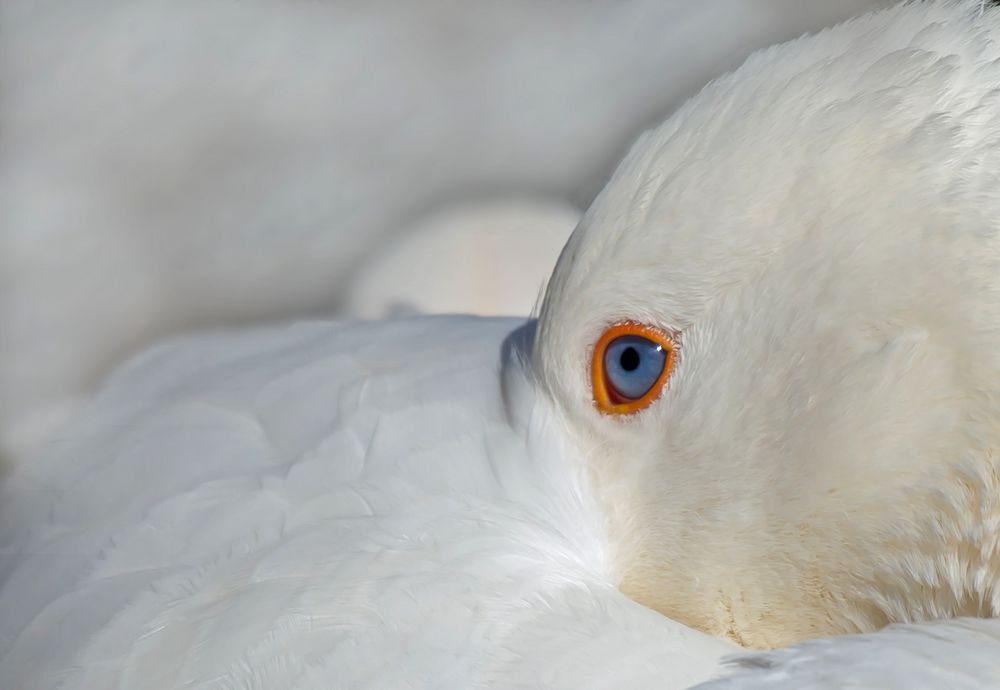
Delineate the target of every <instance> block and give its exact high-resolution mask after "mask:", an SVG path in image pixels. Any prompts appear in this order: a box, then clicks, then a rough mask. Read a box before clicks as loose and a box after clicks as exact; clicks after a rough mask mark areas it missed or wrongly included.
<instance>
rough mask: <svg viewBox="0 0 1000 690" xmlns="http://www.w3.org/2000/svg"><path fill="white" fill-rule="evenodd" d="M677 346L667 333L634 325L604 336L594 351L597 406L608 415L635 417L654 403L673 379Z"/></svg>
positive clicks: (618, 327)
mask: <svg viewBox="0 0 1000 690" xmlns="http://www.w3.org/2000/svg"><path fill="white" fill-rule="evenodd" d="M674 357H675V347H674V342H673V340H672V339H671V338H670V336H668V335H667V334H666V333H664V332H663V331H661V330H659V329H657V328H653V327H651V326H645V325H643V324H639V323H633V322H631V321H629V322H625V323H619V324H616V325H614V326H612V327H611V328H609V329H608V330H606V331H605V332H604V335H602V336H601V338H600V340H598V341H597V345H596V346H595V347H594V359H593V361H592V363H591V384H592V386H593V393H594V403H595V404H596V405H597V408H598V409H599V410H600V411H601V412H603V413H605V414H615V415H618V414H632V413H633V412H638V411H639V410H642V409H644V408H646V407H648V406H649V405H650V404H652V403H653V401H654V400H656V399H657V398H658V397H660V393H661V392H662V391H663V386H664V384H665V383H666V382H667V379H668V378H669V377H670V370H671V369H672V368H673V365H674Z"/></svg>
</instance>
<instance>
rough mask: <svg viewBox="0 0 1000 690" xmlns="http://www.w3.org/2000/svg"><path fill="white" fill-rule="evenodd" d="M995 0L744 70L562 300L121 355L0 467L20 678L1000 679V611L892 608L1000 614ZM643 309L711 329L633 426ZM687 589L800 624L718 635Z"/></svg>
mask: <svg viewBox="0 0 1000 690" xmlns="http://www.w3.org/2000/svg"><path fill="white" fill-rule="evenodd" d="M978 10H979V7H978V3H973V2H947V1H942V2H929V3H912V4H907V5H904V6H901V7H899V8H896V9H894V10H891V11H887V12H884V13H880V14H876V15H872V16H870V17H867V18H864V19H861V20H857V21H856V22H854V23H851V24H848V25H845V26H842V27H839V28H837V29H835V30H833V31H830V32H826V33H824V34H821V35H819V36H817V37H814V38H810V39H805V40H802V41H799V42H796V43H793V44H790V45H788V46H785V47H783V48H779V49H775V50H773V51H768V52H766V53H764V54H762V55H759V56H757V57H756V58H753V59H751V61H750V62H749V63H748V64H747V65H746V66H744V68H742V69H741V70H740V71H738V72H737V73H736V74H735V75H733V76H732V77H729V78H727V79H724V80H721V81H720V82H718V83H716V84H715V85H713V86H710V87H709V88H708V89H706V91H705V92H703V93H702V94H701V95H700V96H699V97H698V98H696V99H695V100H694V101H692V102H691V103H689V104H688V106H686V107H685V108H683V109H682V110H681V111H680V112H679V113H678V114H677V115H676V116H675V117H674V118H671V120H669V121H668V122H667V123H666V124H665V125H663V126H662V127H661V128H660V129H658V130H656V131H655V132H653V133H651V134H650V135H647V136H646V137H645V138H644V139H643V140H642V141H641V142H640V144H639V145H638V146H637V147H636V149H635V150H634V151H633V153H632V154H630V156H629V157H628V158H627V159H626V161H625V162H624V163H623V165H622V167H621V168H620V169H619V171H618V173H617V174H616V175H615V177H614V179H613V180H612V181H611V183H610V184H609V186H608V188H607V189H606V190H605V192H604V193H603V194H602V195H601V196H600V197H599V199H598V200H597V201H596V202H595V204H594V206H593V207H592V208H591V210H590V211H589V212H588V214H587V215H586V217H585V218H584V220H583V221H582V223H581V225H580V227H579V228H578V230H577V231H576V232H575V234H574V236H573V238H572V239H571V240H570V243H569V244H568V246H567V248H566V249H565V250H564V252H563V255H562V257H561V258H560V262H559V266H558V267H557V269H556V272H555V274H554V276H553V279H552V283H551V285H550V286H549V290H548V292H547V296H546V301H545V304H544V306H543V309H542V313H541V317H540V319H539V321H538V323H537V326H536V324H535V323H534V322H527V323H522V322H519V321H512V320H500V319H497V320H478V319H473V318H465V317H447V318H446V317H440V318H426V319H412V320H403V321H394V322H384V323H374V324H360V323H344V324H322V323H315V324H298V325H294V326H285V327H279V328H274V329H270V330H260V331H251V332H244V333H234V334H220V335H207V336H200V337H193V338H191V339H187V340H182V341H178V342H174V343H170V344H166V345H163V346H161V347H159V348H156V349H154V350H152V351H150V352H148V353H146V354H145V355H143V356H141V357H139V358H138V359H136V360H135V361H133V362H132V363H130V364H129V365H127V366H126V367H124V368H123V369H122V370H120V371H119V372H118V373H117V374H115V375H114V376H113V377H112V379H111V380H110V382H109V383H108V384H107V386H106V387H105V389H104V390H103V392H102V393H101V394H100V395H99V396H98V397H97V399H96V400H95V401H94V402H93V403H92V404H91V405H90V406H89V408H88V409H87V410H86V411H85V412H84V413H83V414H82V415H80V416H79V418H78V419H77V420H76V421H75V423H74V424H72V425H71V426H70V427H69V428H68V429H67V430H66V431H65V432H64V433H63V434H62V435H61V437H60V439H59V440H58V441H57V442H56V443H55V444H53V446H52V447H51V448H50V450H49V452H48V453H47V454H46V455H44V456H43V457H40V458H39V459H38V460H37V462H35V463H32V464H24V465H22V466H20V467H18V468H17V469H16V470H15V472H14V473H13V474H12V476H11V477H9V478H8V479H7V480H6V482H5V484H4V486H3V487H2V489H0V548H2V549H3V552H2V553H3V556H4V557H3V560H2V561H0V582H2V583H3V584H2V589H0V680H2V683H3V687H4V688H7V687H11V688H17V689H18V690H20V689H21V688H26V689H30V690H35V689H42V688H65V689H70V688H72V689H76V688H85V689H88V690H89V689H91V688H93V689H95V690H103V689H104V688H129V689H130V688H150V689H159V688H206V689H207V688H213V689H218V690H222V689H226V690H230V689H236V688H240V689H246V688H331V687H332V688H351V689H354V688H400V687H415V688H432V687H441V688H539V687H541V688H595V689H597V688H621V687H627V688H644V687H648V688H660V689H663V688H667V689H670V688H677V689H679V688H685V687H689V686H691V685H692V684H696V683H699V682H701V681H710V682H714V683H715V684H714V685H708V686H706V687H709V688H717V689H720V690H721V689H729V688H757V687H767V688H840V687H852V688H907V689H912V688H936V687H950V688H952V687H953V688H975V689H977V690H984V689H985V688H996V687H1000V621H998V620H996V619H990V618H983V619H971V618H967V619H961V620H958V621H953V622H946V623H919V624H914V625H909V626H902V627H894V628H890V629H888V630H883V631H881V632H874V630H875V629H876V628H878V627H881V625H883V624H885V623H891V622H897V621H925V620H927V619H929V618H933V617H936V616H939V615H940V616H947V617H958V616H963V615H979V616H985V617H989V616H996V615H997V613H998V611H997V606H998V605H997V601H998V597H1000V593H998V588H997V578H998V576H1000V551H998V546H997V545H998V543H1000V542H998V539H1000V507H998V506H1000V492H998V491H997V490H996V489H997V484H998V483H1000V471H998V467H997V460H996V457H995V456H996V453H997V451H998V449H1000V438H998V434H997V432H996V430H995V429H996V423H995V419H994V417H995V409H996V406H995V401H997V400H1000V362H998V361H997V357H996V356H995V354H994V353H995V352H998V351H1000V347H998V346H1000V333H998V332H997V329H996V326H995V324H996V323H997V322H998V319H1000V314H998V312H1000V296H998V287H997V283H996V280H995V276H996V275H997V270H998V267H1000V244H998V241H997V236H998V232H997V230H998V222H1000V221H998V220H997V219H998V218H1000V192H998V189H1000V187H998V186H997V184H996V182H997V177H998V170H1000V161H998V159H997V157H996V152H997V150H998V146H1000V143H998V141H1000V97H998V95H997V94H998V93H1000V91H998V86H1000V47H997V45H996V44H995V43H994V42H993V38H994V37H996V36H997V35H1000V15H998V13H997V11H987V12H985V13H982V15H981V16H980V12H979V11H978ZM621 319H635V320H639V321H642V322H644V323H651V324H654V325H656V326H657V327H659V328H661V329H664V330H665V331H669V332H671V333H673V334H674V336H673V337H674V338H675V342H676V344H677V347H678V351H679V359H678V365H677V367H676V370H675V371H674V372H673V373H672V374H671V377H670V379H669V383H668V388H667V389H666V392H665V393H664V394H663V396H662V397H660V398H659V399H658V400H657V401H656V402H655V403H653V404H652V405H651V406H650V407H649V408H647V409H646V410H644V411H642V412H640V413H638V414H636V415H635V416H633V417H629V418H626V419H620V418H617V419H613V418H609V417H604V416H602V415H601V414H600V413H599V412H598V410H597V409H596V408H595V406H594V404H593V396H592V392H591V390H590V389H589V387H588V385H589V384H588V382H589V381H590V378H589V374H588V371H587V368H588V367H587V365H588V362H589V360H590V356H591V351H592V350H593V349H594V343H595V339H596V337H597V336H598V335H599V334H600V332H601V330H602V329H603V328H606V327H607V326H608V324H612V323H615V322H616V321H619V320H621ZM536 328H537V334H536ZM620 589H621V590H622V591H625V592H627V593H628V594H630V595H631V596H632V598H628V597H626V596H625V594H622V593H621V591H619V590H620ZM636 600H638V601H642V602H644V603H647V604H648V605H649V606H650V607H653V608H656V609H658V610H660V611H662V612H665V613H668V614H670V615H671V616H673V617H675V618H676V619H677V620H671V618H668V617H664V616H662V615H660V614H659V613H656V612H654V611H653V610H652V609H651V608H645V607H643V606H641V605H640V604H639V603H636ZM680 621H683V622H686V623H689V624H691V625H692V626H695V627H698V628H701V629H703V630H707V631H710V632H712V633H715V634H717V635H719V636H720V637H729V638H732V639H734V640H739V641H741V642H744V643H749V644H752V645H756V646H772V645H785V644H788V643H796V644H793V646H791V647H788V648H785V649H779V650H777V651H772V652H767V653H765V654H763V655H761V656H750V657H743V658H742V659H741V660H738V661H736V662H735V663H724V661H723V660H724V658H726V657H728V656H730V655H732V654H734V653H736V652H738V651H739V648H738V647H737V646H736V645H735V644H733V643H732V642H729V641H725V640H723V639H717V638H715V637H711V636H709V635H706V634H704V633H702V632H698V631H696V630H695V629H693V628H690V627H686V626H685V625H682V623H681V622H680ZM859 631H860V632H868V634H863V635H853V636H852V635H848V636H842V637H828V638H826V639H820V640H813V641H806V642H801V640H803V639H805V638H810V637H817V636H822V635H831V634H833V633H841V632H845V633H850V632H859ZM717 676H726V677H724V678H721V679H718V680H715V681H712V679H714V678H716V677H717Z"/></svg>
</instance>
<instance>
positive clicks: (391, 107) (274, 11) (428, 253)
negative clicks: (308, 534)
mask: <svg viewBox="0 0 1000 690" xmlns="http://www.w3.org/2000/svg"><path fill="white" fill-rule="evenodd" d="M885 4H888V0H590V1H586V0H531V1H529V0H502V1H501V0H462V1H459V0H448V1H446V0H269V1H268V0H0V463H2V462H7V463H10V462H13V461H15V460H18V459H20V458H23V457H27V456H30V454H31V453H32V452H35V451H36V450H37V449H38V448H39V447H40V445H41V444H42V443H43V441H44V440H45V439H46V438H47V437H48V436H50V435H51V433H52V432H53V430H54V429H56V428H58V425H59V424H60V423H62V422H63V421H64V420H65V419H66V418H67V417H68V416H69V415H71V414H72V412H73V411H74V410H75V409H76V408H77V406H78V405H79V404H80V403H81V402H82V401H84V400H85V399H86V398H87V396H88V395H90V394H91V392H92V391H93V390H94V388H95V387H96V386H97V385H98V384H99V382H100V380H101V378H102V376H104V375H105V374H106V373H107V372H108V371H109V370H110V369H111V368H113V367H114V366H115V365H116V364H117V363H118V362H120V361H122V359H123V358H125V357H127V356H129V355H130V354H132V353H134V352H136V351H137V350H138V349H140V348H142V347H143V346H146V345H148V344H150V343H152V342H155V341H156V340H159V339H163V338H165V337H169V336H171V335H174V334H180V333H184V332H189V331H192V330H197V329H206V328H226V327H233V326H240V325H246V324H253V323H257V322H264V321H273V320H277V319H293V318H302V317H324V318H326V317H338V318H379V317H384V316H387V315H400V314H412V313H423V312H441V311H447V312H471V313H479V314H519V315H527V314H528V313H529V312H530V311H531V310H532V308H533V306H534V304H535V301H536V299H537V297H538V295H539V291H540V289H541V288H542V286H543V284H544V281H545V279H546V277H547V276H548V273H549V271H550V270H551V268H552V265H553V264H554V262H555V259H556V257H557V256H558V252H559V250H560V248H561V247H562V244H563V242H564V241H565V239H566V237H567V236H568V234H569V233H570V232H571V231H572V229H573V226H574V225H575V223H576V221H577V219H578V218H579V216H580V214H581V212H582V211H583V210H584V209H585V208H586V207H587V205H588V204H589V202H590V200H591V199H592V198H593V196H594V195H595V194H596V193H597V192H598V191H599V190H600V188H601V186H602V184H603V182H604V181H605V180H606V178H607V177H608V175H609V174H610V173H611V172H612V170H613V169H614V165H615V163H616V161H617V160H618V159H620V158H621V157H622V156H623V155H624V153H625V151H626V150H627V148H628V146H629V143H630V142H631V140H632V139H634V137H635V136H636V135H637V133H639V132H640V131H641V130H643V129H644V128H646V127H649V126H651V125H653V124H655V123H657V122H658V121H659V120H661V119H663V117H665V116H666V115H668V114H669V113H670V111H671V110H673V109H674V108H676V107H677V106H678V105H679V104H680V103H681V102H682V101H683V100H684V99H685V98H686V97H687V96H690V95H692V94H693V93H694V92H695V91H697V90H698V88H699V87H701V86H702V85H704V84H705V83H706V82H707V81H709V80H710V79H712V78H713V77H714V76H716V75H718V74H720V73H722V72H724V71H726V70H728V69H730V68H733V67H735V66H737V65H738V64H739V63H740V62H741V61H742V60H743V58H745V57H746V56H747V55H748V54H749V53H750V52H751V51H753V50H754V49H757V48H760V47H763V46H766V45H769V44H771V43H775V42H779V41H783V40H786V39H790V38H793V37H795V36H797V35H799V34H801V33H803V32H805V31H812V30H817V29H820V28H822V27H824V26H827V25H829V24H832V23H835V22H837V21H840V20H842V19H844V18H846V17H848V16H851V15H854V14H859V13H861V12H864V11H867V10H870V9H873V8H874V7H876V6H879V5H885Z"/></svg>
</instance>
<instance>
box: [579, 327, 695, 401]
mask: <svg viewBox="0 0 1000 690" xmlns="http://www.w3.org/2000/svg"><path fill="white" fill-rule="evenodd" d="M624 335H634V336H639V337H641V338H646V339H647V340H651V341H652V342H655V343H657V344H658V345H660V346H661V347H662V348H663V350H664V352H665V353H666V355H667V358H666V362H665V363H664V365H663V371H662V372H660V375H659V377H657V379H656V382H655V383H654V384H653V385H652V386H651V387H650V389H649V390H648V391H647V392H646V393H645V394H644V395H643V396H642V397H640V398H638V399H636V400H623V399H622V398H621V397H620V396H619V395H617V394H616V393H615V392H614V390H613V389H612V388H611V386H610V384H609V383H608V378H607V372H606V371H605V367H604V353H605V350H606V349H607V347H608V345H609V344H611V343H612V342H613V341H614V340H615V339H617V338H620V337H622V336H624ZM676 360H677V345H676V343H675V342H674V339H673V338H672V337H671V336H670V335H669V334H668V333H666V332H665V331H663V330H661V329H659V328H656V327H655V326H648V325H646V324H642V323H638V322H636V321H621V322H618V323H616V324H614V325H613V326H611V327H610V328H608V329H607V330H605V331H604V333H603V334H602V335H601V337H600V338H599V339H598V341H597V343H596V344H595V345H594V353H593V356H592V358H591V363H590V384H591V390H592V392H593V396H594V405H596V406H597V409H598V410H599V411H600V412H602V413H603V414H606V415H630V414H635V413H636V412H639V411H640V410H644V409H646V408H647V407H649V406H650V405H652V404H653V403H654V402H655V401H656V400H657V398H659V397H660V395H661V393H662V392H663V388H664V386H665V384H666V382H667V379H669V378H670V373H671V372H672V371H673V368H674V364H675V362H676Z"/></svg>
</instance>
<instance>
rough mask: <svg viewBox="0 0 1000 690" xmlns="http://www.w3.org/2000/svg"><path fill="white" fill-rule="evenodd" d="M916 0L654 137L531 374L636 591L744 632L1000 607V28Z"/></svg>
mask: <svg viewBox="0 0 1000 690" xmlns="http://www.w3.org/2000/svg"><path fill="white" fill-rule="evenodd" d="M979 4H980V3H972V2H964V3H951V2H939V3H908V4H905V5H903V6H900V7H896V8H894V9H890V10H887V11H883V12H880V13H876V14H873V15H869V16H867V17H863V18H860V19H858V20H855V21H853V22H849V23H847V24H845V25H841V26H840V27H837V28H835V29H833V30H830V31H827V32H824V33H822V34H819V35H817V36H813V37H807V38H803V39H800V40H797V41H794V42H792V43H790V44H786V45H783V46H780V47H777V48H774V49H771V50H768V51H765V52H763V53H759V54H757V55H756V56H754V57H752V58H751V59H750V60H749V61H748V62H747V63H746V64H745V65H744V66H743V67H741V68H740V69H739V70H737V71H736V72H735V73H733V74H731V75H730V76H728V77H725V78H722V79H720V80H718V81H717V82H715V83H713V84H711V85H709V86H708V87H707V88H706V89H705V90H704V91H702V92H701V93H700V94H699V95H698V96H696V97H695V98H694V99H692V100H691V101H690V102H689V103H688V104H686V105H685V106H684V107H683V108H682V109H681V110H680V111H678V112H677V113H676V114H674V115H673V116H672V117H671V118H670V119H669V120H667V121H666V122H665V123H664V124H662V125H661V126H660V127H658V128H657V129H654V130H652V131H651V132H649V133H647V134H645V135H644V136H642V137H641V139H640V140H639V141H638V143H637V144H636V145H635V146H634V148H633V150H632V151H631V153H630V154H629V155H628V156H627V157H626V158H625V160H624V162H623V163H622V164H621V165H620V167H619V168H618V170H617V172H616V173H615V174H614V176H613V178H612V179H611V181H610V183H609V184H608V185H607V187H606V188H605V189H604V191H603V192H602V193H601V194H600V195H599V197H598V198H597V199H596V201H595V202H594V203H593V205H592V207H591V208H590V209H589V211H588V212H587V213H586V215H585V217H584V219H583V220H582V222H581V223H580V225H579V227H578V228H577V229H576V231H575V232H574V234H573V236H572V237H571V239H570V241H569V243H568V244H567V246H566V248H565V249H564V251H563V253H562V256H561V258H560V260H559V263H558V266H557V268H556V270H555V272H554V274H553V276H552V279H551V281H550V283H549V287H548V289H547V292H546V294H545V298H544V302H543V305H542V308H541V314H540V319H539V326H538V334H537V337H536V340H535V344H534V350H533V355H532V356H533V366H534V368H535V371H536V372H537V376H538V378H539V380H540V382H541V385H542V388H543V390H544V391H545V392H546V394H547V396H548V397H549V398H550V399H551V401H552V402H553V404H554V405H555V407H556V409H557V410H558V411H559V414H560V415H561V416H562V418H563V420H564V422H565V425H566V427H567V428H569V429H570V430H571V433H572V435H573V437H574V441H575V444H576V448H578V452H579V453H580V456H581V458H582V459H583V460H584V461H585V463H586V466H587V467H588V469H589V471H590V472H591V474H592V477H593V483H594V485H595V486H596V487H597V491H598V494H599V497H600V500H601V502H602V505H603V507H604V510H605V513H606V518H607V530H608V534H609V537H610V541H611V543H612V544H613V545H614V547H615V562H616V566H617V569H618V576H619V579H620V586H621V588H622V590H623V591H624V592H625V593H626V594H628V595H630V596H631V597H633V598H634V599H636V600H638V601H639V602H641V603H643V604H646V605H648V606H650V607H652V608H655V609H657V610H659V611H661V612H663V613H664V614H666V615H668V616H670V617H673V618H676V619H678V620H680V621H683V622H685V623H687V624H690V625H693V626H695V627H697V628H700V629H703V630H705V631H708V632H710V633H713V634H716V635H723V636H727V637H730V638H732V639H734V640H736V641H738V642H740V643H742V644H744V645H748V646H754V647H771V646H777V645H784V644H787V643H790V642H792V641H795V640H799V639H803V638H810V637H816V636H820V635H827V634H836V633H844V632H853V631H867V630H873V629H877V628H879V627H882V626H883V625H885V624H887V623H889V622H895V621H913V620H923V619H929V618H939V617H952V616H959V615H978V616H996V615H1000V583H998V580H1000V544H998V539H1000V460H998V453H1000V425H998V423H997V410H998V409H1000V408H998V403H1000V278H998V276H1000V237H998V233H1000V145H998V143H997V142H998V137H1000V98H998V97H997V92H996V86H997V85H998V84H1000V16H998V14H997V13H996V12H995V11H986V12H985V13H984V14H982V16H980V11H979Z"/></svg>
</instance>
